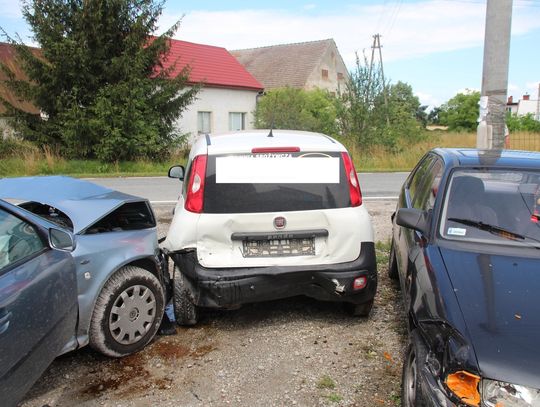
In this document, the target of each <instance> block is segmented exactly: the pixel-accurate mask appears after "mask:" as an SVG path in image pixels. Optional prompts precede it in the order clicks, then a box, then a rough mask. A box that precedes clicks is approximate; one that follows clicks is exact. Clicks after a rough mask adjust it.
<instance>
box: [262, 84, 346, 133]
mask: <svg viewBox="0 0 540 407" xmlns="http://www.w3.org/2000/svg"><path fill="white" fill-rule="evenodd" d="M255 127H256V128H258V129H269V128H271V127H273V128H274V129H290V130H305V131H315V132H319V133H324V134H328V135H331V136H335V135H336V134H337V126H336V99H335V98H334V97H333V96H331V95H330V94H329V93H328V92H326V91H324V90H321V89H316V90H309V91H306V90H303V89H293V88H289V87H287V88H281V89H273V90H270V91H268V92H267V93H266V95H265V96H264V97H263V98H261V99H260V100H259V103H258V104H257V109H256V110H255Z"/></svg>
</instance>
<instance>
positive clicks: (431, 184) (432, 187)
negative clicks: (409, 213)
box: [413, 159, 443, 211]
mask: <svg viewBox="0 0 540 407" xmlns="http://www.w3.org/2000/svg"><path fill="white" fill-rule="evenodd" d="M442 173H443V163H442V161H441V160H440V159H435V160H434V162H433V165H432V166H431V167H430V168H429V170H427V171H426V172H425V175H424V177H423V181H422V183H421V184H420V185H419V186H418V187H417V189H416V193H415V197H414V201H413V207H414V208H417V209H422V210H424V211H427V210H429V209H433V205H434V204H435V198H436V197H437V192H438V191H439V184H440V182H441V177H442Z"/></svg>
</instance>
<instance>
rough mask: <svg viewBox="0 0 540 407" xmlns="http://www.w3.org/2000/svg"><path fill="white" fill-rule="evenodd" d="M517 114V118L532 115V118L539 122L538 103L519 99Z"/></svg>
mask: <svg viewBox="0 0 540 407" xmlns="http://www.w3.org/2000/svg"><path fill="white" fill-rule="evenodd" d="M517 114H518V115H519V116H525V115H527V114H532V115H533V116H534V118H536V119H537V120H540V119H538V101H537V100H524V99H521V100H520V101H519V104H518V109H517Z"/></svg>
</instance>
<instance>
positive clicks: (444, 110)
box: [439, 90, 480, 131]
mask: <svg viewBox="0 0 540 407" xmlns="http://www.w3.org/2000/svg"><path fill="white" fill-rule="evenodd" d="M479 102H480V92H477V91H470V90H468V91H466V92H464V93H458V94H457V95H456V96H454V97H453V98H452V99H450V100H449V101H448V102H446V103H445V104H443V105H442V106H441V110H440V112H439V121H440V123H441V124H442V125H443V126H448V129H449V130H454V131H474V130H476V128H477V127H478V116H479V114H480V108H479V106H478V103H479Z"/></svg>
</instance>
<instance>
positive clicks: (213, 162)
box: [204, 152, 350, 213]
mask: <svg viewBox="0 0 540 407" xmlns="http://www.w3.org/2000/svg"><path fill="white" fill-rule="evenodd" d="M348 206H350V198H349V186H348V182H347V178H346V175H345V168H344V164H343V160H342V158H341V154H340V153H339V152H329V153H326V152H320V153H264V154H246V155H221V156H219V155H218V156H209V157H208V162H207V168H206V186H205V195H204V212H206V213H249V212H281V211H302V210H315V209H333V208H345V207H348Z"/></svg>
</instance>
